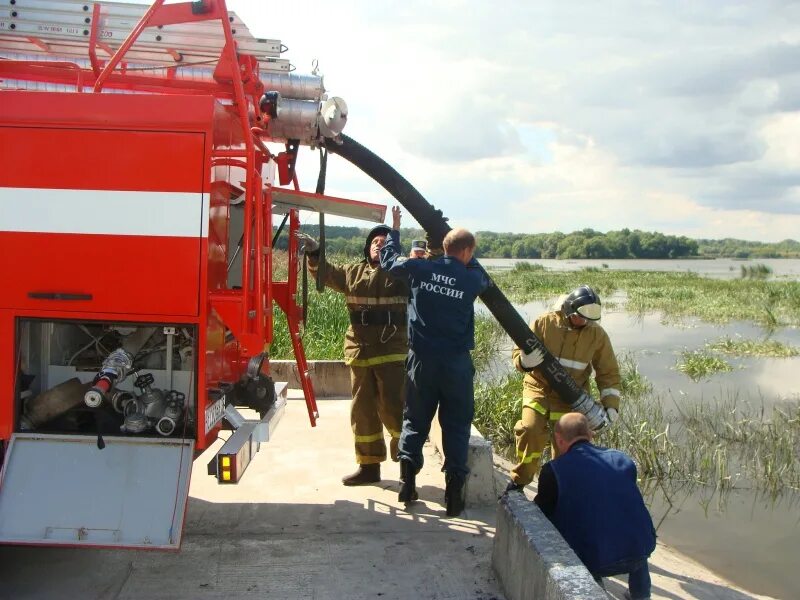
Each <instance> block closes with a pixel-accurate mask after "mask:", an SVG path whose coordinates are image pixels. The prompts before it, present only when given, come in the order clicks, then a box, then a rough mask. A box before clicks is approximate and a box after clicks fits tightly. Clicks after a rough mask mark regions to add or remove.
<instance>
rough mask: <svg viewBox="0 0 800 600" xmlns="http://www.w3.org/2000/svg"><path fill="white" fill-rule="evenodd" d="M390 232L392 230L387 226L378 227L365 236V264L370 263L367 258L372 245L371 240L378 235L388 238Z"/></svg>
mask: <svg viewBox="0 0 800 600" xmlns="http://www.w3.org/2000/svg"><path fill="white" fill-rule="evenodd" d="M390 231H392V228H391V227H389V226H388V225H378V226H376V227H373V228H372V229H371V230H370V232H369V233H368V234H367V241H366V242H365V243H364V258H366V259H367V262H370V261H371V259H370V257H369V247H370V246H371V245H372V240H373V239H375V237H376V236H379V235H384V236H388V235H389V232H390Z"/></svg>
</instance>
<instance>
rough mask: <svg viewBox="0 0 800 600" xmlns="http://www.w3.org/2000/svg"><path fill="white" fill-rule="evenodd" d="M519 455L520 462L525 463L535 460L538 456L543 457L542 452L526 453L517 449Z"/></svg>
mask: <svg viewBox="0 0 800 600" xmlns="http://www.w3.org/2000/svg"><path fill="white" fill-rule="evenodd" d="M517 457H518V458H519V460H520V462H521V463H522V464H523V465H528V464H530V463H532V462H533V461H534V459H536V458H541V457H542V453H541V452H531V453H530V454H525V453H524V452H520V451H519V450H517Z"/></svg>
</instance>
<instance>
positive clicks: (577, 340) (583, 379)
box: [512, 310, 621, 414]
mask: <svg viewBox="0 0 800 600" xmlns="http://www.w3.org/2000/svg"><path fill="white" fill-rule="evenodd" d="M530 327H531V330H532V331H533V333H534V334H536V337H538V338H539V339H540V340H541V341H542V342H543V343H544V345H545V346H546V347H547V349H548V350H549V351H550V353H551V354H552V355H553V356H555V357H556V358H557V359H558V361H559V362H560V363H561V365H562V366H563V367H564V368H565V369H566V371H567V373H569V374H570V375H571V376H572V378H573V379H575V383H577V384H578V386H580V387H582V388H583V389H584V390H586V391H587V392H588V391H589V378H590V377H591V375H592V371H594V377H595V381H596V382H597V387H598V389H599V390H600V402H602V404H603V406H605V407H606V408H616V409H619V396H620V391H619V390H620V384H621V380H620V374H619V364H618V363H617V358H616V356H615V355H614V349H613V347H612V346H611V340H610V339H609V338H608V334H607V333H606V332H605V330H604V329H603V328H602V327H601V326H600V324H599V323H596V322H594V321H589V322H587V323H586V325H585V326H584V327H581V328H577V329H576V328H574V327H571V326H570V325H569V322H568V321H567V319H565V318H564V316H563V315H562V314H561V311H560V310H556V311H552V312H548V313H545V314H544V315H542V316H540V317H539V318H538V319H536V320H535V321H534V322H533V323H531V324H530ZM519 357H520V349H519V348H514V350H513V352H512V359H513V361H514V366H515V367H516V368H517V369H518V370H520V371H522V370H523V369H522V367H521V366H520V362H519ZM522 396H523V405H524V406H529V407H531V408H533V409H534V410H538V407H537V406H535V405H534V404H535V403H539V406H542V405H544V406H547V407H550V406H551V405H555V406H561V405H562V404H563V401H562V400H561V399H560V398H559V396H558V394H556V392H555V391H553V389H552V388H551V387H550V384H549V383H548V382H547V380H546V379H545V377H544V376H543V375H542V374H540V373H539V372H538V371H536V370H533V371H531V372H530V373H525V378H524V379H523V383H522ZM539 412H542V411H541V410H539ZM542 414H544V413H542Z"/></svg>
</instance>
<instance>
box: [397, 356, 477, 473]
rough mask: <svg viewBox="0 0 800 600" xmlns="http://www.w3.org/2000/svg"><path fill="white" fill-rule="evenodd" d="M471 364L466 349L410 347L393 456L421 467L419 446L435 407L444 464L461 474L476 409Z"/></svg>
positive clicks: (421, 443) (421, 459)
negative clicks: (426, 351) (399, 430)
mask: <svg viewBox="0 0 800 600" xmlns="http://www.w3.org/2000/svg"><path fill="white" fill-rule="evenodd" d="M474 374H475V369H474V367H473V366H472V357H471V356H470V354H469V352H468V351H465V352H462V353H459V354H455V355H453V354H435V353H432V354H423V355H420V354H418V353H415V352H414V351H413V350H409V352H408V357H407V358H406V401H405V407H404V408H403V432H402V433H401V434H400V448H399V451H398V456H399V457H400V458H402V459H406V460H410V461H411V462H412V463H413V464H414V466H415V467H416V469H417V471H419V469H421V468H422V463H423V458H422V446H423V444H424V443H425V440H426V439H427V438H428V433H430V430H431V422H432V421H433V416H434V414H436V408H437V407H438V408H439V424H440V425H441V426H442V445H443V446H444V448H443V449H444V468H443V470H444V471H445V472H446V473H448V474H453V475H456V476H459V477H466V476H467V474H468V473H469V468H468V467H467V454H468V452H469V436H470V427H471V426H472V417H473V415H474V413H475V397H474V393H473V387H472V377H473V375H474Z"/></svg>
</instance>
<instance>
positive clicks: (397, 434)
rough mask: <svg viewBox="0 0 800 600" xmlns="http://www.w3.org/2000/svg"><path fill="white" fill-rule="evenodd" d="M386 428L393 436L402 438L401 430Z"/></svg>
mask: <svg viewBox="0 0 800 600" xmlns="http://www.w3.org/2000/svg"><path fill="white" fill-rule="evenodd" d="M386 430H387V431H388V432H389V435H391V436H392V437H393V438H395V439H399V438H400V432H399V431H392V430H391V429H389V428H388V427H387V428H386Z"/></svg>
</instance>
